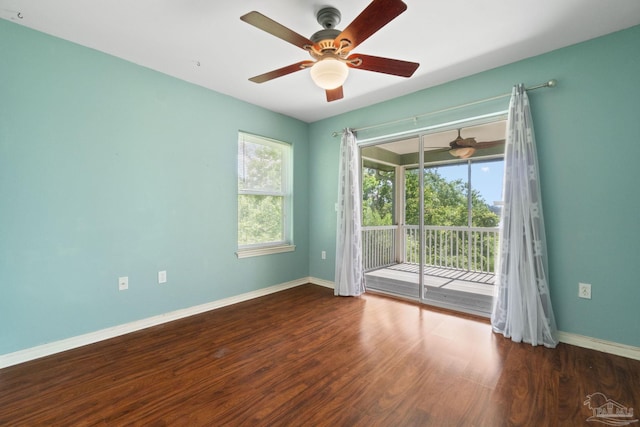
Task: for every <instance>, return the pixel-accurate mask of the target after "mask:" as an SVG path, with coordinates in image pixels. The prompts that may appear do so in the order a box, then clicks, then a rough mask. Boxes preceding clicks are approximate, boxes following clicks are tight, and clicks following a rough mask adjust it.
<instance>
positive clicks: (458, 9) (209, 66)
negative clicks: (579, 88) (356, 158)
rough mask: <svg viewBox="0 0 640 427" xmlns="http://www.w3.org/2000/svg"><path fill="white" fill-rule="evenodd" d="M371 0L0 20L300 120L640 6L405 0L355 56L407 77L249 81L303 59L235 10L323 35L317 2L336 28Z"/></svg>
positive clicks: (115, 10)
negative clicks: (333, 12)
mask: <svg viewBox="0 0 640 427" xmlns="http://www.w3.org/2000/svg"><path fill="white" fill-rule="evenodd" d="M369 3H370V1H369V0H350V1H347V0H272V1H269V2H265V1H259V0H243V1H231V2H229V1H224V2H223V1H220V0H181V1H177V0H173V1H169V0H135V1H130V0H100V1H98V0H46V1H43V0H0V18H3V19H6V20H9V21H12V22H15V23H17V24H20V25H24V26H26V27H30V28H33V29H36V30H39V31H42V32H45V33H48V34H51V35H54V36H57V37H61V38H63V39H67V40H70V41H73V42H75V43H78V44H80V45H83V46H87V47H90V48H93V49H97V50H99V51H102V52H105V53H108V54H111V55H114V56H117V57H120V58H123V59H126V60H128V61H131V62H133V63H136V64H139V65H142V66H145V67H148V68H151V69H154V70H157V71H160V72H162V73H166V74H168V75H171V76H174V77H177V78H179V79H182V80H186V81H188V82H191V83H195V84H197V85H200V86H203V87H206V88H210V89H212V90H215V91H217V92H221V93H224V94H227V95H230V96H233V97H235V98H238V99H241V100H244V101H247V102H250V103H253V104H256V105H259V106H262V107H265V108H268V109H269V110H273V111H276V112H280V113H282V114H286V115H288V116H291V117H295V118H298V119H300V120H303V121H306V122H313V121H316V120H320V119H323V118H326V117H330V116H334V115H337V114H341V113H344V112H346V111H350V110H354V109H357V108H361V107H363V106H366V105H370V104H373V103H377V102H381V101H384V100H387V99H390V98H394V97H397V96H400V95H403V94H407V93H411V92H415V91H417V90H420V89H424V88H427V87H430V86H434V85H437V84H441V83H444V82H447V81H451V80H455V79H457V78H460V77H464V76H468V75H471V74H474V73H477V72H480V71H484V70H487V69H491V68H495V67H497V66H500V65H504V64H507V63H510V62H514V61H517V60H519V59H523V58H527V57H530V56H534V55H538V54H541V53H544V52H548V51H551V50H554V49H558V48H560V47H564V46H568V45H571V44H574V43H577V42H580V41H584V40H588V39H591V38H594V37H598V36H601V35H604V34H608V33H611V32H614V31H617V30H621V29H624V28H628V27H631V26H634V25H637V24H640V0H606V1H605V0H405V3H407V5H408V9H407V11H406V12H404V13H403V14H401V15H400V16H399V17H397V18H396V19H395V20H393V21H392V22H391V23H389V24H388V25H387V26H385V27H383V28H382V29H381V30H380V31H379V32H377V33H376V34H374V35H373V36H372V37H371V38H369V39H368V40H366V41H365V42H364V43H362V44H361V45H360V46H358V47H357V48H356V49H355V50H354V52H358V53H363V54H369V55H376V56H383V57H389V58H395V59H402V60H407V61H413V62H419V63H420V64H421V65H420V67H419V68H418V70H417V71H416V73H415V74H414V76H413V77H411V78H409V79H404V78H402V77H396V76H390V75H386V74H379V73H372V72H368V71H362V70H351V74H350V76H349V78H348V80H347V82H346V83H345V85H344V99H342V100H339V101H334V102H331V103H327V102H326V100H325V94H324V91H323V90H322V89H320V88H318V87H316V86H315V85H314V84H313V83H312V82H311V79H310V77H309V74H308V70H303V71H300V72H296V73H294V74H290V75H288V76H284V77H281V78H278V79H275V80H272V81H269V82H266V83H262V84H256V83H252V82H250V81H248V78H249V77H252V76H255V75H258V74H262V73H264V72H267V71H271V70H273V69H277V68H280V67H283V66H285V65H290V64H293V63H295V62H298V61H301V60H306V59H310V58H309V56H308V54H307V53H306V52H305V51H303V50H301V49H299V48H297V47H295V46H293V45H291V44H289V43H286V42H284V41H283V40H280V39H278V38H276V37H274V36H272V35H270V34H267V33H265V32H263V31H261V30H258V29H256V28H254V27H252V26H250V25H248V24H246V23H244V22H242V21H241V20H240V16H241V15H244V14H245V13H247V12H249V11H252V10H257V11H259V12H261V13H263V14H265V15H266V16H268V17H270V18H272V19H274V20H276V21H278V22H280V23H281V24H282V25H284V26H286V27H288V28H290V29H292V30H293V31H295V32H297V33H299V34H302V35H304V36H306V37H309V36H311V34H313V33H314V32H315V31H317V30H319V29H321V27H320V25H319V24H318V23H317V22H316V19H315V13H316V11H317V10H318V9H320V8H321V7H322V6H327V5H330V6H334V7H336V8H338V9H339V10H340V11H341V13H342V22H341V23H340V24H339V25H338V28H339V29H342V28H345V27H346V26H347V25H348V24H349V23H350V22H351V21H352V20H353V19H354V18H355V17H356V16H357V15H358V14H359V13H360V12H361V11H362V10H363V9H364V8H365V7H366V6H367V5H368V4H369ZM552 77H555V76H545V78H552ZM510 83H517V82H510ZM532 83H536V82H532Z"/></svg>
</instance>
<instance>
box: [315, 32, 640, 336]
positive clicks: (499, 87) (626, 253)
mask: <svg viewBox="0 0 640 427" xmlns="http://www.w3.org/2000/svg"><path fill="white" fill-rule="evenodd" d="M550 78H555V79H557V80H558V82H559V84H558V86H557V87H556V88H554V89H541V90H538V91H534V92H531V93H530V94H529V98H530V101H531V103H532V109H533V119H534V124H535V130H536V137H537V143H538V154H539V162H540V174H541V181H542V191H543V203H544V213H545V221H546V226H547V241H548V250H549V264H550V265H549V269H550V278H551V283H550V286H551V293H552V301H553V305H554V310H555V314H556V318H557V322H558V327H559V329H560V330H562V331H564V332H570V333H574V334H580V335H585V336H590V337H595V338H600V339H604V340H609V341H613V342H618V343H623V344H628V345H633V346H640V332H638V331H640V225H638V212H640V190H639V188H640V186H639V185H638V182H640V175H639V171H640V167H639V166H638V162H639V161H640V27H639V26H637V27H633V28H631V29H628V30H625V31H621V32H618V33H614V34H611V35H608V36H605V37H601V38H598V39H594V40H591V41H588V42H585V43H581V44H578V45H574V46H571V47H568V48H564V49H560V50H557V51H554V52H551V53H548V54H545V55H541V56H538V57H534V58H530V59H527V60H523V61H520V62H516V63H513V64H510V65H507V66H504V67H500V68H497V69H493V70H490V71H487V72H484V73H480V74H476V75H474V76H471V77H468V78H464V79H461V80H457V81H454V82H451V83H448V84H444V85H441V86H438V87H434V88H430V89H426V90H423V91H420V92H417V93H413V94H410V95H407V96H404V97H401V98H397V99H394V100H391V101H388V102H384V103H381V104H378V105H374V106H370V107H368V108H364V109H361V110H358V111H354V112H351V113H348V114H343V115H340V116H337V117H334V118H330V119H326V120H323V121H319V122H316V123H313V124H312V125H311V126H310V144H311V145H310V154H311V158H312V159H314V161H313V162H311V163H310V185H311V194H313V197H312V198H311V200H310V203H311V204H310V210H309V212H310V223H311V224H312V227H311V229H310V236H311V246H310V249H309V253H310V275H311V276H313V277H318V278H322V279H327V280H332V279H333V277H334V271H333V262H334V254H335V221H336V215H335V211H334V203H335V202H336V197H337V196H336V189H337V164H338V162H337V159H338V155H339V153H338V152H339V141H338V138H333V137H332V136H331V133H332V132H333V131H336V130H340V129H342V128H344V127H352V128H358V127H366V126H370V125H374V124H377V123H385V122H389V121H393V120H396V119H400V118H405V117H410V116H414V115H417V114H421V113H425V112H429V111H436V110H439V109H443V108H446V107H450V106H454V105H460V104H464V103H468V102H471V101H475V100H478V99H482V98H485V97H491V96H495V95H497V94H501V93H508V92H510V90H511V87H512V86H513V85H514V84H516V83H520V82H522V83H525V84H527V85H534V84H538V83H541V82H544V81H546V80H548V79H550ZM507 105H508V98H505V99H504V100H502V101H498V102H492V103H488V104H486V105H481V106H475V107H473V108H467V109H460V110H456V111H454V112H450V113H447V114H440V115H434V116H429V117H427V118H426V119H423V120H422V121H421V122H420V123H418V126H419V127H420V126H427V125H430V124H437V123H443V122H447V121H450V120H454V119H460V118H464V117H469V116H475V115H478V114H482V113H490V112H492V111H497V110H501V109H506V107H507ZM405 126H407V125H405ZM410 126H413V124H412V123H410ZM409 128H410V127H407V128H405V129H409ZM398 130H400V129H398V128H397V126H396V128H395V129H393V130H391V129H379V130H378V132H380V133H385V132H391V131H398ZM371 136H372V135H370V134H366V133H363V135H361V137H363V138H368V137H371ZM322 250H327V251H328V254H327V255H328V256H327V258H328V259H327V260H326V261H323V260H321V259H320V251H322ZM578 282H586V283H591V284H592V285H593V289H592V294H593V299H592V300H583V299H579V298H578V297H577V294H578Z"/></svg>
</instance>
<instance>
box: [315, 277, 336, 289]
mask: <svg viewBox="0 0 640 427" xmlns="http://www.w3.org/2000/svg"><path fill="white" fill-rule="evenodd" d="M308 279H309V283H312V284H314V285H318V286H324V287H325V288H331V289H335V288H336V284H335V283H334V282H332V281H330V280H324V279H318V278H317V277H309V278H308Z"/></svg>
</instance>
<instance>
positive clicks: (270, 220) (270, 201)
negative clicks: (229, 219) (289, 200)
mask: <svg viewBox="0 0 640 427" xmlns="http://www.w3.org/2000/svg"><path fill="white" fill-rule="evenodd" d="M283 212H284V197H282V196H258V195H244V194H241V195H238V245H239V246H245V245H256V244H264V243H274V242H282V241H284V227H283Z"/></svg>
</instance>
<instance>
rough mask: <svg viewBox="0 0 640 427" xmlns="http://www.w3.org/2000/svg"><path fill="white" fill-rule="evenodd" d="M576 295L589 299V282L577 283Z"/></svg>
mask: <svg viewBox="0 0 640 427" xmlns="http://www.w3.org/2000/svg"><path fill="white" fill-rule="evenodd" d="M578 296H579V297H580V298H585V299H591V285H590V284H589V283H578Z"/></svg>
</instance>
